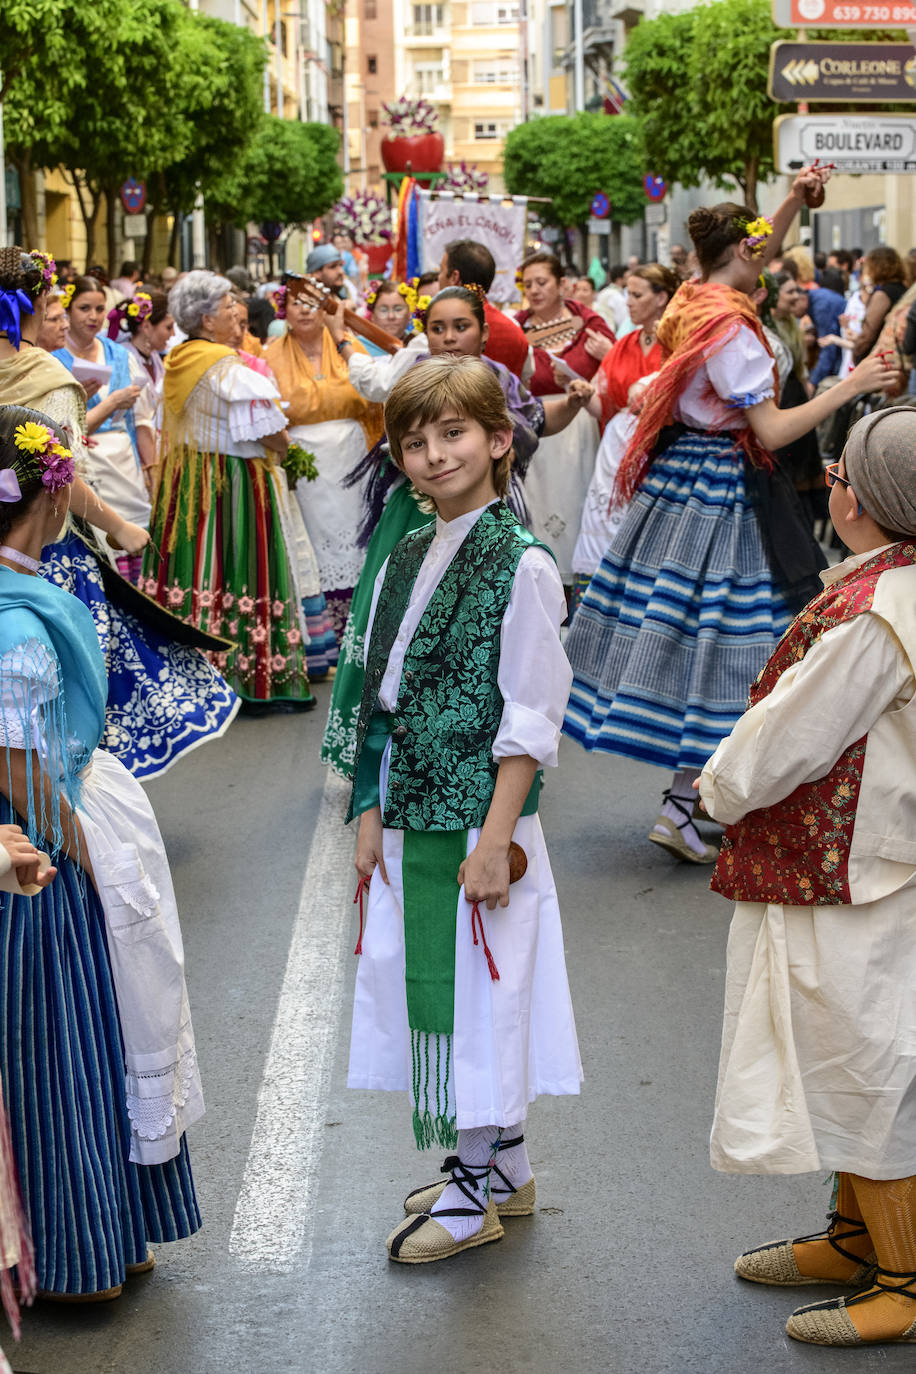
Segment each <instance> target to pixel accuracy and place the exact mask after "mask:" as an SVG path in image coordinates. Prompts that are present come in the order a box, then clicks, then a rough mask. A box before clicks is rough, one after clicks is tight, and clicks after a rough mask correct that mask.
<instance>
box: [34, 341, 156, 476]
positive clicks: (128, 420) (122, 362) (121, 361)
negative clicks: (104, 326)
mask: <svg viewBox="0 0 916 1374" xmlns="http://www.w3.org/2000/svg"><path fill="white" fill-rule="evenodd" d="M99 343H100V344H101V345H102V348H103V349H104V350H105V362H106V364H107V365H108V367H110V368H111V381H110V383H109V390H110V391H120V389H121V388H122V387H124V386H130V354H129V353H128V351H127V349H126V348H125V347H124V345H123V344H119V343H115V342H114V340H113V339H109V338H106V337H105V336H104V335H102V336H100V338H99ZM51 356H52V358H57V359H59V361H60V362H62V363H63V365H64V367H65V368H66V369H67V371H68V372H72V371H73V363H74V361H75V360H74V357H73V354H72V353H71V352H70V350H69V348H55V350H54V352H53V353H52V354H51ZM100 399H101V397H100V396H99V394H98V392H96V394H95V395H94V396H90V397H89V400H88V401H87V402H86V409H87V410H94V409H95V407H96V406H97V405H98V404H99V401H100ZM122 415H123V419H122V418H121V416H122ZM124 425H126V426H127V432H128V434H129V435H130V441H131V443H132V444H133V446H134V452H135V453H136V451H137V426H136V424H135V423H134V412H133V411H132V410H125V411H123V412H122V411H117V410H115V411H113V412H112V413H111V415H109V417H108V419H107V420H103V421H102V423H101V424H100V425H99V428H98V431H97V432H98V433H102V432H103V431H104V430H106V429H121V428H123V427H124Z"/></svg>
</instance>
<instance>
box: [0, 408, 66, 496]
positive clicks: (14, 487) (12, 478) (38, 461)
mask: <svg viewBox="0 0 916 1374" xmlns="http://www.w3.org/2000/svg"><path fill="white" fill-rule="evenodd" d="M13 443H14V444H15V446H16V448H17V449H18V451H19V454H20V455H21V456H19V457H17V458H16V461H15V462H14V464H13V466H12V467H11V468H5V469H3V471H2V473H0V479H2V480H0V500H2V501H4V502H5V503H9V502H12V501H21V500H22V489H21V487H20V485H19V479H20V477H21V478H22V480H23V481H33V480H34V479H35V478H36V477H40V478H41V484H42V486H43V487H45V488H46V489H47V490H48V491H49V492H51V493H52V495H53V494H54V493H55V492H58V491H61V490H62V488H63V487H69V485H70V483H71V482H72V481H73V475H74V473H73V454H72V453H71V452H70V450H69V449H68V448H64V446H63V444H62V443H60V441H59V440H58V438H57V435H56V434H54V433H53V432H52V431H51V430H50V429H48V427H47V425H38V424H35V423H34V421H32V420H29V421H27V422H26V423H25V424H24V425H17V426H16V429H15V431H14V433H13Z"/></svg>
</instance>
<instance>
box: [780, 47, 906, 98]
mask: <svg viewBox="0 0 916 1374" xmlns="http://www.w3.org/2000/svg"><path fill="white" fill-rule="evenodd" d="M767 90H768V91H769V94H770V98H771V99H772V100H840V101H843V102H844V103H846V102H850V101H855V102H859V101H867V100H878V101H881V102H887V101H891V100H916V48H914V47H913V45H912V44H911V43H774V44H773V45H772V47H771V48H770V75H769V81H768V84H767Z"/></svg>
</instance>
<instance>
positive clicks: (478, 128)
mask: <svg viewBox="0 0 916 1374" xmlns="http://www.w3.org/2000/svg"><path fill="white" fill-rule="evenodd" d="M499 135H500V131H499V126H498V125H497V124H496V123H495V122H494V121H493V120H489V121H487V122H484V123H480V124H475V125H474V138H475V139H483V138H499Z"/></svg>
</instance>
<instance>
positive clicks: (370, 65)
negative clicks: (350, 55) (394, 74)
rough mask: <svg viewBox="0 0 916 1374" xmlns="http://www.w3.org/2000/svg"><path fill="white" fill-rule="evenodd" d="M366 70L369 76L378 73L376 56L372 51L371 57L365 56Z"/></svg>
mask: <svg viewBox="0 0 916 1374" xmlns="http://www.w3.org/2000/svg"><path fill="white" fill-rule="evenodd" d="M366 71H367V72H368V73H369V75H370V76H376V75H377V74H378V58H377V57H376V56H375V54H374V53H373V54H372V56H371V57H367V58H366Z"/></svg>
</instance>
